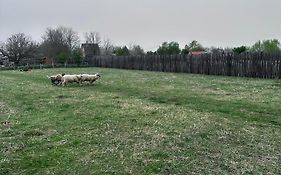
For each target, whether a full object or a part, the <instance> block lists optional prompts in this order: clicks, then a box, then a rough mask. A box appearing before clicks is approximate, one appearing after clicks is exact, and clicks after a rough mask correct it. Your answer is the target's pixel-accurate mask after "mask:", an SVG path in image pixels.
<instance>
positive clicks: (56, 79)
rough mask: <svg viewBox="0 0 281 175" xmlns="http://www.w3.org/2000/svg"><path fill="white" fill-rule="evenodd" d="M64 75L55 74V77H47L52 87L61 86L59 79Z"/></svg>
mask: <svg viewBox="0 0 281 175" xmlns="http://www.w3.org/2000/svg"><path fill="white" fill-rule="evenodd" d="M64 75H65V74H64V73H62V74H57V75H52V76H47V77H48V78H49V79H50V80H51V82H52V84H53V85H60V84H61V79H62V77H63V76H64Z"/></svg>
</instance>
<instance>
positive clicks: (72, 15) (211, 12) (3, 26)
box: [0, 0, 281, 50]
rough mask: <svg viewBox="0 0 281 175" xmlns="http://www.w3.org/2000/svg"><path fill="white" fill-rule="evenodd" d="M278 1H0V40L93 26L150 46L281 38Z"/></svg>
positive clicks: (118, 40)
mask: <svg viewBox="0 0 281 175" xmlns="http://www.w3.org/2000/svg"><path fill="white" fill-rule="evenodd" d="M280 7H281V0H0V41H5V40H6V38H7V37H9V36H10V35H11V34H14V33H19V32H24V33H26V34H28V35H30V36H31V37H32V38H33V39H35V40H37V41H40V40H41V36H42V34H44V32H45V29H46V28H47V27H57V26H60V25H61V26H65V27H72V28H73V29H74V30H75V31H77V32H79V35H80V38H81V40H82V41H83V33H85V32H90V31H97V32H99V33H100V34H101V36H103V37H107V38H110V39H111V41H112V42H113V43H114V44H116V45H129V44H139V45H141V46H142V47H144V49H145V50H155V49H156V48H157V47H158V46H159V45H161V43H162V42H163V41H177V42H179V43H180V44H181V47H183V46H184V44H186V43H188V42H190V41H191V40H194V39H195V40H198V41H199V42H200V43H202V44H203V45H204V46H208V47H209V46H219V47H227V46H240V45H252V44H253V43H254V42H256V41H258V40H260V39H261V40H263V39H272V38H277V39H279V40H280V39H281V22H280V21H281V10H280Z"/></svg>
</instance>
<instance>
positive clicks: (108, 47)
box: [101, 38, 114, 55]
mask: <svg viewBox="0 0 281 175" xmlns="http://www.w3.org/2000/svg"><path fill="white" fill-rule="evenodd" d="M113 49H114V46H113V44H112V43H111V41H110V39H108V38H104V39H103V42H102V47H101V50H102V54H103V55H111V54H112V53H113Z"/></svg>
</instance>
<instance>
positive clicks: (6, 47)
mask: <svg viewBox="0 0 281 175" xmlns="http://www.w3.org/2000/svg"><path fill="white" fill-rule="evenodd" d="M36 49H37V44H36V43H35V42H34V41H32V39H31V37H29V36H26V35H25V34H24V33H18V34H14V35H12V36H10V37H9V38H8V39H7V41H6V43H5V44H3V45H2V46H1V47H0V52H1V55H2V56H3V57H7V58H8V59H9V61H12V62H14V64H15V66H18V65H19V64H20V61H21V60H25V59H27V60H28V59H32V58H33V57H34V56H35V53H36Z"/></svg>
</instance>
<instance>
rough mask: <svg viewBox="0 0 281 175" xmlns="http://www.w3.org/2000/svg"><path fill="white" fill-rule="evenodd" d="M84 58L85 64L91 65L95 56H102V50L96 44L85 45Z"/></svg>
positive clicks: (83, 45)
mask: <svg viewBox="0 0 281 175" xmlns="http://www.w3.org/2000/svg"><path fill="white" fill-rule="evenodd" d="M81 49H82V57H83V58H84V62H85V63H91V60H92V58H93V57H94V56H96V55H100V48H99V45H98V44H94V43H83V44H82V46H81Z"/></svg>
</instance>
